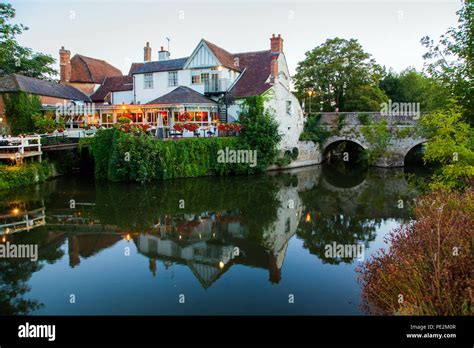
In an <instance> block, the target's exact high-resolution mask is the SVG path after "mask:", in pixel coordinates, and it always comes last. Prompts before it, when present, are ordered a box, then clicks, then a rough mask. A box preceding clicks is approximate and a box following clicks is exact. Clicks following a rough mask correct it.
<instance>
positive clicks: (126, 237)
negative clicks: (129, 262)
mask: <svg viewBox="0 0 474 348" xmlns="http://www.w3.org/2000/svg"><path fill="white" fill-rule="evenodd" d="M125 239H126V240H127V242H129V241H130V239H132V236H131V235H130V233H127V235H126V236H125Z"/></svg>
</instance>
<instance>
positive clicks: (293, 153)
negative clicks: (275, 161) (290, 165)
mask: <svg viewBox="0 0 474 348" xmlns="http://www.w3.org/2000/svg"><path fill="white" fill-rule="evenodd" d="M299 154H300V151H299V150H298V148H297V147H294V148H293V149H292V150H291V159H292V160H296V159H297V158H298V155H299Z"/></svg>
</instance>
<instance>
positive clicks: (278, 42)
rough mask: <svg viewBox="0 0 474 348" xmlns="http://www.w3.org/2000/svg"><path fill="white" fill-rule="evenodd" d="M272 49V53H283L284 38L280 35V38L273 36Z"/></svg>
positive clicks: (271, 39)
mask: <svg viewBox="0 0 474 348" xmlns="http://www.w3.org/2000/svg"><path fill="white" fill-rule="evenodd" d="M270 49H271V51H272V53H283V38H282V37H281V35H280V34H278V36H275V34H273V35H272V37H271V38H270Z"/></svg>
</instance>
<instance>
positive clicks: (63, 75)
mask: <svg viewBox="0 0 474 348" xmlns="http://www.w3.org/2000/svg"><path fill="white" fill-rule="evenodd" d="M70 79H71V51H68V50H65V49H64V46H62V47H61V49H60V50H59V81H60V83H67V82H69V80H70Z"/></svg>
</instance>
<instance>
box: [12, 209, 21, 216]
mask: <svg viewBox="0 0 474 348" xmlns="http://www.w3.org/2000/svg"><path fill="white" fill-rule="evenodd" d="M19 212H20V209H18V208H15V209H13V210H12V214H13V215H16V214H18V213H19Z"/></svg>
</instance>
